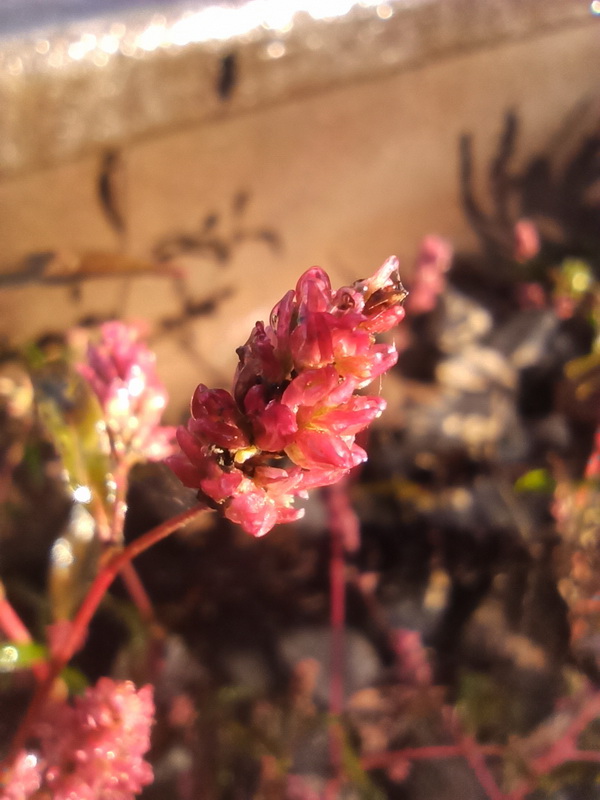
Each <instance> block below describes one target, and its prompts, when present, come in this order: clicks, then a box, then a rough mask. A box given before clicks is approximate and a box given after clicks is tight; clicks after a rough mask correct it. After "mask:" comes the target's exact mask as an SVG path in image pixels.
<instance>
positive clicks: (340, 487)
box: [326, 478, 358, 797]
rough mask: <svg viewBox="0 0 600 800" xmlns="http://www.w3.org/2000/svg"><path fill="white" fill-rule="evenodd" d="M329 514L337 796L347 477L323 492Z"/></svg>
mask: <svg viewBox="0 0 600 800" xmlns="http://www.w3.org/2000/svg"><path fill="white" fill-rule="evenodd" d="M326 497H327V505H328V511H329V531H330V536H331V555H330V559H329V586H330V629H331V663H330V689H329V691H330V694H329V713H330V716H331V722H330V729H329V753H330V760H331V765H332V767H333V780H332V781H329V783H328V785H327V789H326V796H328V797H335V796H337V788H338V784H339V782H340V780H341V777H342V761H343V753H342V744H343V742H342V732H341V730H340V727H339V718H340V716H341V714H342V712H343V709H344V644H345V642H344V628H345V624H346V559H345V551H346V545H347V543H349V542H354V541H355V540H356V538H357V529H358V521H357V518H356V514H355V513H354V510H353V509H352V506H351V504H350V501H349V499H348V490H347V478H345V479H343V480H341V481H340V482H339V483H337V484H335V485H333V486H330V487H329V488H328V489H327V493H326Z"/></svg>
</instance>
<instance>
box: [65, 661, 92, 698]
mask: <svg viewBox="0 0 600 800" xmlns="http://www.w3.org/2000/svg"><path fill="white" fill-rule="evenodd" d="M60 677H61V678H62V680H63V681H64V682H65V684H66V686H67V689H68V690H69V694H81V693H82V692H83V691H84V690H85V689H87V687H88V686H89V681H88V679H87V678H86V677H85V675H84V674H83V672H81V671H80V670H78V669H76V668H75V667H65V668H64V669H63V671H62V672H61V673H60Z"/></svg>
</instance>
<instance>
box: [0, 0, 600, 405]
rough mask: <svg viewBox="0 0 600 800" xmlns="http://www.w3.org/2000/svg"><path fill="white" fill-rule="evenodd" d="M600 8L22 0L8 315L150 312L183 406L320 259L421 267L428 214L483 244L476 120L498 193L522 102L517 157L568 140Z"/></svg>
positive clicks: (285, 0) (483, 167)
mask: <svg viewBox="0 0 600 800" xmlns="http://www.w3.org/2000/svg"><path fill="white" fill-rule="evenodd" d="M596 11H597V9H595V8H594V3H592V4H591V5H590V4H589V3H587V2H583V1H582V2H576V1H574V0H543V1H542V0H527V2H520V0H472V2H470V1H469V0H439V1H436V0H410V1H409V0H397V1H396V2H384V3H375V2H372V0H369V1H368V2H356V3H352V2H349V0H313V1H312V2H309V1H308V0H307V2H306V3H302V2H297V3H296V2H291V0H253V1H250V0H248V2H241V0H240V2H237V3H223V4H220V3H217V4H215V3H209V2H208V1H207V2H198V3H195V4H193V3H187V4H185V3H184V4H181V3H172V2H169V3H163V4H160V3H153V4H149V3H143V2H130V3H112V2H109V1H108V0H107V1H106V2H104V3H95V2H94V3H84V2H76V1H75V0H73V2H66V0H65V2H61V3H37V2H30V3H16V2H15V3H12V2H3V3H2V4H1V5H0V35H1V37H2V38H1V40H0V70H1V74H0V103H1V107H2V114H1V115H0V212H1V213H0V240H1V241H2V258H1V262H0V332H1V333H2V334H4V335H6V336H8V337H9V338H10V339H11V340H14V341H23V340H24V339H26V338H27V337H32V336H37V335H40V334H41V333H47V332H50V331H52V330H55V329H64V328H65V327H66V326H68V325H72V324H74V323H76V322H79V321H81V320H86V319H88V320H89V319H90V318H94V319H102V318H105V317H109V316H114V315H117V316H121V317H127V318H136V317H143V318H145V319H147V320H149V321H151V322H152V323H153V325H154V326H155V328H154V336H155V347H156V349H157V352H158V354H159V361H160V364H161V371H162V373H163V375H164V378H165V380H167V383H168V385H169V389H170V391H171V394H172V398H173V402H174V405H173V406H172V408H177V409H181V408H183V407H184V406H185V403H186V402H187V396H188V395H189V392H190V387H191V385H192V384H194V383H195V382H197V381H198V380H199V379H203V380H206V381H208V382H210V383H216V382H223V381H225V382H226V383H225V385H228V384H227V381H229V375H230V374H231V367H232V364H233V363H234V358H235V356H234V352H235V348H236V347H237V346H238V345H239V344H240V343H241V342H242V341H244V340H245V337H246V335H247V331H248V330H249V328H250V326H251V325H252V324H253V323H254V321H255V320H256V319H261V318H264V317H265V315H266V314H267V313H268V311H269V309H270V307H271V305H272V303H273V302H274V300H275V299H276V298H278V297H279V296H281V294H282V293H283V292H284V291H285V290H286V289H287V287H288V286H289V285H291V283H293V281H294V280H295V276H296V275H297V274H299V272H300V271H302V270H303V269H304V268H307V267H308V266H311V265H313V264H320V265H321V266H323V267H324V268H325V269H327V270H329V271H331V272H332V274H333V276H334V282H335V281H338V280H343V282H348V281H349V280H352V279H354V277H355V276H362V275H365V274H367V273H369V272H370V271H371V270H372V269H373V268H375V267H376V266H377V265H379V264H380V263H381V262H382V261H383V260H384V259H385V258H386V257H387V256H388V255H389V254H390V253H397V254H398V256H400V258H401V260H402V264H403V266H402V271H403V275H407V274H408V273H409V272H410V270H411V269H412V266H411V265H412V262H413V259H414V257H415V254H416V250H417V246H418V243H419V241H420V239H421V238H422V237H423V236H424V235H425V234H427V233H436V234H439V235H442V236H445V237H448V238H449V239H450V240H451V241H452V243H453V245H454V247H455V248H456V249H466V250H469V249H471V250H472V249H473V248H474V247H475V246H476V237H475V235H474V232H473V229H472V227H471V226H470V224H469V220H468V218H467V215H465V210H464V203H463V202H462V201H461V190H460V176H459V173H460V154H459V148H460V139H461V136H463V135H465V134H467V135H468V136H469V137H471V140H472V151H473V152H472V161H473V181H474V187H475V189H476V190H477V191H478V192H479V191H480V192H481V203H482V204H483V206H484V209H485V210H486V213H487V211H488V210H489V209H488V208H486V204H488V203H489V202H491V200H490V192H491V191H492V189H491V187H490V183H489V180H488V178H489V166H490V163H491V160H492V159H493V157H494V153H495V152H496V148H497V145H498V140H499V137H501V135H502V130H503V126H504V120H505V117H506V114H507V113H509V112H510V113H513V114H514V115H515V117H516V119H517V121H518V137H516V140H515V143H514V150H515V152H514V153H513V155H512V157H513V163H512V164H511V169H512V170H513V171H518V170H519V169H520V168H521V167H522V165H523V164H526V163H527V159H528V158H529V157H531V155H532V154H533V153H540V152H544V153H548V154H551V155H552V156H553V157H554V158H555V159H557V160H560V159H561V158H563V159H564V158H565V157H566V154H568V149H569V148H570V147H572V146H573V142H574V140H575V139H576V137H577V135H578V134H577V132H578V131H581V130H582V126H585V125H586V124H588V126H589V120H590V118H593V117H594V114H595V112H596V111H597V108H598V101H597V98H596V96H595V93H596V91H597V89H598V85H597V83H598V81H597V75H598V67H599V61H600V51H599V48H598V35H599V29H598V25H599V24H600V17H599V16H598V15H597V14H596V13H595V12H596ZM19 272H20V273H22V274H21V275H20V276H19V274H18V273H19ZM91 273H93V274H91ZM175 273H176V274H177V276H179V279H177V277H175ZM267 289H268V291H267ZM191 376H193V377H191Z"/></svg>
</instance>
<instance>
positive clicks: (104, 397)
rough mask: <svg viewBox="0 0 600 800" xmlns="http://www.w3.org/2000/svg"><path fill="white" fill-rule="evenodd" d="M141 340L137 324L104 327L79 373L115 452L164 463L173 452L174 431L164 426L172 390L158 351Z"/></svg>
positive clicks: (108, 323) (90, 348) (116, 324)
mask: <svg viewBox="0 0 600 800" xmlns="http://www.w3.org/2000/svg"><path fill="white" fill-rule="evenodd" d="M139 339H140V337H139V332H138V330H137V329H136V328H135V327H134V326H132V325H125V324H124V323H122V322H107V323H105V324H104V325H102V328H101V338H100V341H99V342H98V343H97V344H90V345H89V346H88V353H87V363H85V364H80V365H79V372H80V373H81V375H83V377H84V378H85V379H86V380H87V381H88V383H89V384H90V385H91V387H92V389H93V390H94V392H95V393H96V396H97V397H98V399H99V401H100V404H101V406H102V409H103V411H104V415H105V418H106V425H107V428H108V433H109V436H110V438H111V443H112V447H113V450H114V452H115V454H116V455H117V456H118V457H129V456H133V457H136V456H137V457H142V458H147V459H150V460H152V461H159V460H161V459H163V458H165V457H166V456H168V455H170V454H171V453H172V452H173V439H174V433H175V432H174V429H173V428H170V427H163V426H161V425H160V420H161V417H162V414H163V411H164V409H165V406H166V404H167V392H166V390H165V387H164V386H163V384H162V383H161V381H160V380H159V379H158V376H157V374H156V364H155V356H154V353H153V352H152V351H151V350H150V349H149V348H148V347H147V346H146V345H145V344H144V343H143V342H141V341H140V340H139Z"/></svg>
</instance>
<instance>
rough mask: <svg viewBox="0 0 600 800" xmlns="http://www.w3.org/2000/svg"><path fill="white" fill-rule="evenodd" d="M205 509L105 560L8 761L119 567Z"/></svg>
mask: <svg viewBox="0 0 600 800" xmlns="http://www.w3.org/2000/svg"><path fill="white" fill-rule="evenodd" d="M206 510H207V509H206V507H205V506H194V508H191V509H187V510H186V511H182V512H181V513H180V514H177V515H176V516H175V517H172V518H171V519H168V520H167V521H166V522H163V523H161V524H160V525H158V526H157V527H156V528H153V529H152V530H150V531H148V532H147V533H145V534H143V535H142V536H140V537H139V538H138V539H135V540H134V541H133V542H131V543H130V544H128V545H127V547H125V548H124V549H123V550H120V551H118V552H117V553H115V554H114V555H112V556H111V557H110V558H109V559H108V560H107V561H106V563H105V564H104V565H103V567H102V568H101V570H100V572H99V573H98V575H97V576H96V578H95V580H94V582H93V583H92V585H91V586H90V589H89V591H88V593H87V595H86V596H85V598H84V600H83V602H82V604H81V606H80V608H79V610H78V612H77V614H76V615H75V617H74V619H73V621H72V623H71V627H70V630H69V633H68V635H67V636H66V637H65V639H64V641H63V642H62V643H61V645H60V647H58V648H57V649H56V651H55V652H54V653H53V655H52V658H51V659H50V662H49V664H48V674H47V675H46V678H45V679H44V680H43V681H42V682H41V683H40V684H39V685H38V687H37V690H36V692H35V694H34V695H33V698H32V700H31V703H30V705H29V708H28V709H27V712H26V714H25V717H24V718H23V721H22V722H21V725H20V726H19V729H18V730H17V733H16V735H15V738H14V740H13V743H12V747H11V751H10V754H9V757H8V759H7V763H8V764H10V763H11V762H12V761H13V760H14V758H15V757H16V755H17V754H18V752H19V751H20V750H21V748H22V747H23V746H24V745H25V743H26V741H27V738H28V736H29V733H30V731H31V726H32V725H33V723H34V722H35V720H36V718H37V716H38V714H39V713H40V711H41V710H42V708H43V706H44V704H45V703H46V700H47V698H48V697H49V695H50V693H51V691H52V687H53V685H54V681H55V680H56V678H57V677H58V675H59V674H60V672H61V671H62V669H63V668H64V667H65V666H66V664H67V663H68V662H69V660H70V659H71V657H72V656H73V654H74V653H75V651H76V650H77V649H78V647H79V646H80V644H81V642H82V641H83V639H84V638H85V634H86V631H87V628H88V625H89V623H90V621H91V619H92V617H93V616H94V614H95V613H96V610H97V609H98V606H99V605H100V603H101V601H102V598H103V597H104V595H105V594H106V592H107V590H108V588H109V586H110V585H111V583H112V582H113V581H114V579H115V578H116V576H117V575H118V573H119V572H120V570H122V569H123V567H124V566H126V565H127V564H129V563H130V562H131V561H132V559H134V558H135V557H136V556H138V555H140V554H141V553H143V552H145V551H146V550H148V548H150V547H152V546H153V545H154V544H156V543H157V542H159V541H161V540H162V539H165V538H166V537H167V536H169V535H170V534H171V533H173V532H174V531H176V530H178V529H179V528H181V527H183V526H184V525H186V524H187V523H189V522H191V521H192V520H193V519H195V518H196V517H198V516H199V515H200V514H201V513H203V512H204V511H206Z"/></svg>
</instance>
